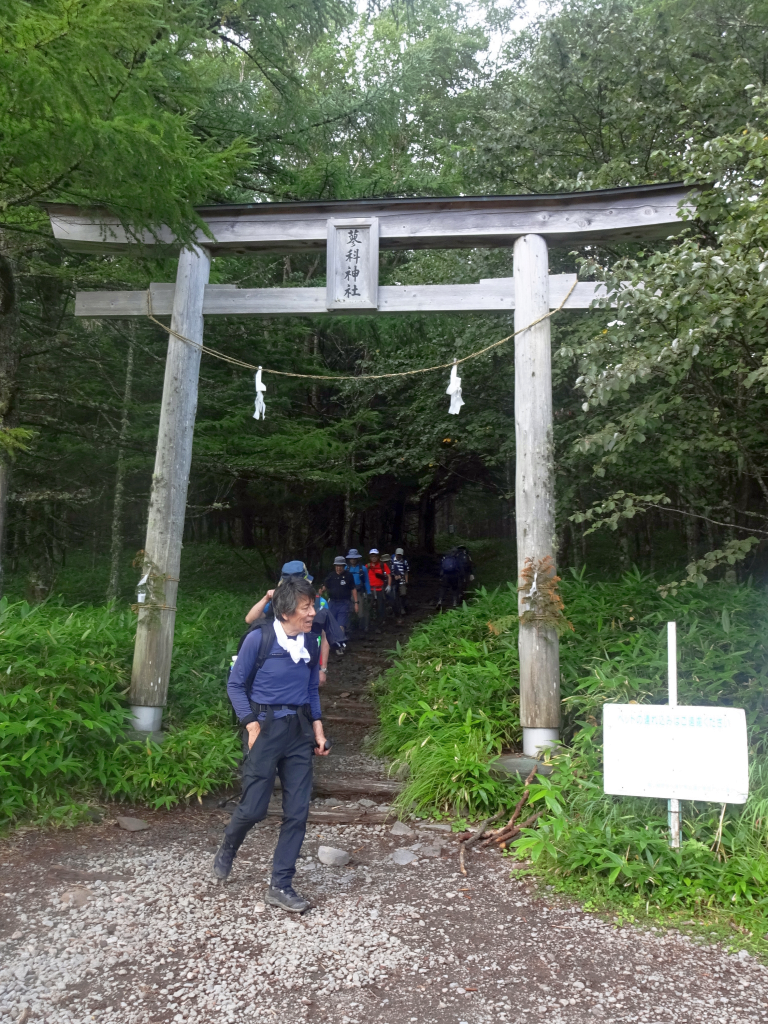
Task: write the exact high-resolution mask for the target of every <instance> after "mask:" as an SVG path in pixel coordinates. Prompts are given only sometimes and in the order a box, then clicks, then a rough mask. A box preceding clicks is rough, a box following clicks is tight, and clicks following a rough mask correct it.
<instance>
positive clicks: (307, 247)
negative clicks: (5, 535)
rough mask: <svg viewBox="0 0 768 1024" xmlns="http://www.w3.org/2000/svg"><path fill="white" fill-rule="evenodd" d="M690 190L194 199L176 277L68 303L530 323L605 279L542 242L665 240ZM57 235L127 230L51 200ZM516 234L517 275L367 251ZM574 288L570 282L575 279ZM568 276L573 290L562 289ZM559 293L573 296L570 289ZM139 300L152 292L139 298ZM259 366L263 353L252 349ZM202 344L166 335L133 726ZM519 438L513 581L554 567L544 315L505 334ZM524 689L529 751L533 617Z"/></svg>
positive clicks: (84, 248)
mask: <svg viewBox="0 0 768 1024" xmlns="http://www.w3.org/2000/svg"><path fill="white" fill-rule="evenodd" d="M690 192H691V190H690V189H689V188H688V187H687V186H683V185H666V184H665V185H643V186H638V187H631V188H623V189H607V190H604V191H600V192H574V193H567V194H557V195H551V196H537V195H526V196H460V197H455V198H430V199H357V200H351V201H337V202H327V201H326V202H323V201H316V202H305V203H254V204H249V205H245V206H216V207H203V208H201V209H199V210H198V214H199V216H200V217H201V219H202V220H203V221H204V222H205V224H206V226H207V228H208V232H209V234H206V233H205V232H203V231H200V234H199V238H198V245H199V247H198V246H194V247H192V248H189V249H184V250H182V252H181V256H180V257H179V269H178V274H177V278H176V284H175V286H174V285H168V284H162V285H154V284H153V285H151V286H150V289H149V295H148V293H147V292H141V291H139V292H84V293H82V292H81V293H79V294H78V296H77V299H76V303H75V314H76V315H78V316H88V317H98V316H115V317H125V316H146V315H147V313H148V312H149V306H150V304H151V308H152V312H153V314H154V315H155V316H164V315H168V314H169V313H170V314H171V328H172V330H173V331H175V332H177V333H178V334H181V335H184V336H185V337H186V338H189V339H190V340H191V341H192V342H194V343H197V344H199V343H201V342H202V340H203V316H211V315H229V316H231V315H246V316H275V315H307V314H309V315H313V316H315V315H328V314H331V315H333V314H342V315H344V314H347V315H348V314H350V313H365V314H381V313H409V312H465V313H471V312H499V313H507V312H510V311H511V310H514V311H515V328H516V329H520V328H524V327H526V326H527V325H528V324H533V322H534V321H535V320H538V319H539V318H540V317H541V316H543V315H544V314H545V313H546V312H547V311H548V310H549V309H554V308H558V307H559V305H560V303H561V302H562V300H563V298H564V297H565V296H566V295H567V296H568V299H567V302H566V304H565V307H564V308H566V309H583V308H586V307H588V306H589V305H591V303H592V302H593V301H594V300H595V299H596V298H599V297H601V296H604V295H605V289H604V286H602V285H600V284H594V283H591V282H583V283H579V284H576V279H575V275H569V274H560V275H552V276H550V275H549V272H548V267H547V246H548V244H549V243H552V242H556V243H563V244H567V245H569V246H572V245H573V244H574V243H576V244H578V243H579V242H587V241H602V240H619V241H622V240H623V241H627V240H640V239H649V238H665V237H667V236H668V235H669V234H670V233H671V232H673V231H676V230H679V229H680V228H681V227H682V226H683V219H682V217H681V212H685V209H686V208H685V203H686V201H687V200H688V197H689V195H690ZM48 210H49V214H50V217H51V225H52V227H53V232H54V235H55V237H56V238H57V239H58V240H59V241H60V242H61V244H62V245H65V246H67V247H68V248H70V249H73V250H75V251H79V252H101V253H108V252H131V251H135V249H136V236H135V235H134V234H132V233H130V232H129V231H126V229H125V228H124V227H123V226H122V225H121V224H120V223H119V222H118V221H117V220H116V219H115V218H114V217H112V216H110V215H109V214H107V213H106V212H104V211H98V210H95V211H94V210H81V209H79V208H77V207H72V206H63V205H55V204H51V205H49V207H48ZM139 241H140V242H141V243H142V244H143V245H144V246H155V247H157V248H158V249H159V250H162V251H164V252H169V251H170V252H173V251H175V252H178V251H179V244H178V242H177V240H176V239H175V238H174V236H173V234H172V232H170V231H169V230H168V229H167V228H165V227H162V226H161V227H159V228H158V229H157V230H156V231H154V232H145V233H144V234H143V235H142V236H141V238H140V239H139ZM500 246H514V279H509V278H499V279H496V280H491V281H480V282H479V283H478V284H469V285H415V286H414V285H388V286H379V283H378V265H379V264H378V257H379V249H380V248H382V249H400V250H412V249H444V248H461V249H467V248H476V247H500ZM323 249H326V252H327V259H328V264H327V266H328V274H327V285H326V287H325V288H250V289H240V288H236V287H233V286H232V285H208V284H207V281H208V271H209V267H210V260H211V257H212V256H213V257H215V256H220V255H229V256H232V255H245V254H248V253H256V252H271V253H293V252H318V251H322V250H323ZM574 285H575V287H574ZM571 289H572V290H571ZM569 292H570V294H569ZM148 299H149V301H148ZM254 361H255V362H256V361H261V362H264V363H266V361H267V360H266V358H265V354H264V353H260V356H259V360H256V358H255V357H254ZM199 365H200V350H199V349H197V348H195V347H194V345H190V344H189V343H188V342H185V341H182V340H180V339H178V338H175V337H173V335H171V337H170V340H169V343H168V358H167V363H166V373H165V384H164V387H163V402H162V409H161V414H160V426H159V431H158V444H157V458H156V462H155V472H154V475H153V478H152V494H151V498H150V512H149V522H148V526H147V539H146V545H145V550H146V563H145V575H146V581H145V586H146V598H147V600H145V602H144V603H143V604H141V606H140V611H139V625H138V631H137V635H136V647H135V651H134V661H133V675H132V680H131V694H130V701H131V705H132V708H133V712H134V723H135V725H136V727H137V728H139V729H140V730H142V731H153V730H156V729H158V728H159V726H160V723H161V720H162V709H163V707H164V706H165V702H166V697H167V692H168V679H169V675H170V666H171V654H172V649H173V627H174V621H175V611H176V593H177V589H178V583H179V579H178V577H179V558H180V553H181V540H182V532H183V527H184V509H185V505H186V496H187V485H188V480H189V468H190V463H191V457H192V435H193V430H194V419H195V410H196V407H197V380H198V371H199ZM515 442H516V458H517V469H516V483H515V488H516V497H515V500H516V516H517V546H518V552H517V557H518V579H520V576H521V573H522V569H523V567H524V566H525V563H526V559H528V558H530V559H531V560H532V561H534V562H537V563H539V562H541V561H542V560H546V559H550V560H551V562H550V564H551V566H552V571H554V555H555V551H556V544H555V494H554V454H553V442H552V370H551V355H550V324H549V320H545V321H542V322H541V323H538V324H536V325H535V326H533V327H531V329H530V330H527V331H524V332H523V333H522V334H520V335H518V337H517V338H516V340H515ZM519 653H520V697H521V719H522V725H523V744H524V748H525V753H527V754H535V753H537V752H538V751H540V750H541V749H542V748H545V747H547V746H551V745H552V744H554V743H556V742H557V739H558V730H559V722H560V669H559V652H558V639H557V634H556V632H555V630H554V628H553V627H552V626H550V625H547V624H546V623H543V622H532V623H527V622H526V623H523V622H521V625H520V632H519Z"/></svg>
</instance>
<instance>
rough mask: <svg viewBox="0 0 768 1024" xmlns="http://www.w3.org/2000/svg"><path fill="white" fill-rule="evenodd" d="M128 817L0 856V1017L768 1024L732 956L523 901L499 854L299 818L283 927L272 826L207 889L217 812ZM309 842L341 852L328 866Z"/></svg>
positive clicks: (384, 828)
mask: <svg viewBox="0 0 768 1024" xmlns="http://www.w3.org/2000/svg"><path fill="white" fill-rule="evenodd" d="M142 817H144V818H146V820H147V821H148V822H149V824H150V827H149V829H148V830H146V831H142V832H134V833H129V832H125V831H122V830H121V829H119V828H118V827H116V825H115V824H114V822H109V821H106V822H104V823H103V824H101V825H92V826H84V827H81V828H79V829H77V830H75V832H73V833H69V834H67V835H52V834H50V833H49V834H40V833H35V832H28V833H26V834H23V835H17V836H16V837H15V838H14V839H13V840H11V841H10V842H9V843H7V844H6V845H5V846H4V848H3V854H2V855H3V863H2V869H3V870H2V880H3V885H2V889H3V891H4V895H0V900H2V902H1V903H0V908H2V910H1V911H0V1022H2V1024H11V1022H21V1024H25V1022H26V1021H45V1022H46V1024H64V1022H68V1024H69V1022H72V1024H74V1022H77V1024H80V1022H86V1021H88V1022H90V1021H98V1022H102V1024H112V1022H115V1024H117V1022H120V1024H134V1022H135V1024H147V1022H160V1021H174V1022H190V1024H192V1022H197V1024H222V1022H230V1021H232V1022H234V1021H238V1022H239V1021H252V1020H254V1021H280V1022H286V1024H289V1022H296V1021H305V1020H307V1021H308V1020H317V1019H319V1020H322V1021H328V1022H332V1024H372V1022H381V1024H403V1022H408V1024H414V1022H418V1024H438V1022H440V1024H461V1022H465V1024H486V1022H487V1024H491V1022H505V1024H506V1022H508V1024H522V1022H523V1021H525V1022H528V1021H530V1020H532V1019H533V1020H537V1019H546V1020H547V1021H548V1022H552V1024H581V1022H594V1021H596V1020H600V1021H604V1022H606V1024H608V1022H619V1021H621V1022H625V1021H626V1022H630V1021H632V1022H634V1021H638V1022H639V1021H642V1022H646V1024H656V1022H659V1024H660V1022H670V1024H671V1022H675V1024H694V1022H695V1024H714V1022H718V1024H756V1022H758V1021H768V1004H767V1002H766V994H767V993H768V975H767V974H766V969H765V968H764V967H763V966H762V965H760V964H759V963H757V962H756V961H755V960H753V959H751V958H750V957H749V956H747V955H746V954H743V953H742V954H741V955H740V956H732V955H728V954H726V953H725V952H724V951H723V950H722V949H721V948H718V947H716V946H712V947H702V946H699V945H696V944H694V943H692V942H690V941H689V940H688V939H686V938H685V937H683V936H680V935H678V934H668V935H662V934H654V933H651V932H643V931H635V930H632V929H629V928H622V929H616V928H615V927H613V926H612V925H610V924H606V923H605V922H603V921H601V920H599V919H597V918H595V917H594V916H593V915H590V914H587V913H584V912H582V911H581V910H580V909H579V908H578V907H576V906H571V905H567V904H566V903H564V902H562V901H560V900H555V899H544V898H541V897H539V898H537V897H535V896H534V895H533V893H532V891H531V889H530V883H529V882H527V881H526V880H525V879H521V878H515V877H514V872H512V873H511V872H510V867H511V862H510V861H509V860H504V859H502V858H501V857H500V856H499V855H498V853H474V854H470V855H468V858H467V859H468V869H469V876H468V877H467V878H466V879H465V878H463V877H462V876H461V875H460V874H459V873H458V858H457V855H456V852H455V846H454V845H453V844H452V843H451V841H450V840H449V839H448V838H447V837H446V836H445V835H444V834H443V833H441V832H440V831H439V830H435V829H428V828H425V827H423V824H420V823H413V828H414V830H415V831H414V834H413V835H411V836H408V835H405V836H403V835H393V834H392V832H391V827H392V826H391V825H336V826H327V825H320V826H312V827H311V829H310V831H309V833H308V836H307V840H306V843H305V846H304V856H303V859H302V861H301V868H300V872H299V874H298V876H297V880H296V887H297V889H298V890H299V891H300V892H302V893H305V894H306V895H307V896H309V897H310V898H311V899H312V901H313V904H314V906H313V908H312V909H311V910H310V911H309V912H308V913H307V914H305V915H303V916H302V917H300V918H294V917H289V916H288V915H286V914H284V913H283V912H282V911H279V910H276V909H273V908H267V907H265V906H264V904H263V903H262V902H261V896H262V894H263V890H264V882H265V879H266V878H267V875H268V870H269V858H270V854H271V849H272V846H273V843H274V839H275V835H276V830H277V823H273V822H270V821H268V822H267V823H266V824H265V825H263V826H261V827H260V828H258V829H256V830H254V831H253V832H252V833H251V835H250V836H249V838H248V840H247V841H246V844H245V846H244V847H243V850H242V854H241V856H240V857H239V858H238V860H237V862H236V868H235V871H234V873H233V875H232V878H231V880H230V881H229V882H228V883H227V885H225V886H222V885H217V884H216V883H215V882H214V880H213V878H212V876H211V873H210V866H211V859H212V855H213V852H214V850H215V848H216V845H217V844H218V841H219V838H220V835H221V828H222V826H223V823H224V820H225V815H224V813H223V812H222V811H220V810H215V809H214V810H207V811H206V810H204V809H200V810H197V811H193V810H179V811H174V812H169V813H166V814H161V813H158V814H151V813H150V814H148V813H147V812H143V814H142ZM318 845H326V846H332V847H337V848H341V849H344V850H347V851H348V852H349V853H350V854H351V855H352V859H351V861H350V863H349V864H348V865H347V866H345V867H325V866H323V865H321V864H320V863H319V862H318V860H317V857H316V853H317V848H318ZM441 846H442V848H443V851H442V853H441V850H440V847H441ZM398 850H407V851H409V853H410V855H414V854H415V859H414V860H413V861H412V863H411V864H408V865H405V866H398V865H397V864H396V863H395V862H394V861H393V859H392V855H393V853H395V852H396V851H398ZM407 856H408V854H402V853H401V854H400V855H399V859H407Z"/></svg>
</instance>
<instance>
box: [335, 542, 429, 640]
mask: <svg viewBox="0 0 768 1024" xmlns="http://www.w3.org/2000/svg"><path fill="white" fill-rule="evenodd" d="M368 557H369V561H368V562H367V563H365V565H364V564H363V556H362V555H361V554H360V552H359V551H358V550H357V548H351V549H350V550H349V551H348V552H347V554H346V556H345V555H337V557H336V558H335V559H334V560H333V571H332V572H331V573H330V574H329V575H328V576H327V577H326V579H325V581H324V583H323V587H322V590H323V591H324V592H325V593H327V594H328V601H329V605H330V608H331V612H332V613H333V615H334V616H335V617H336V621H337V622H338V623H339V624H340V625H341V626H342V627H343V628H344V629H345V631H350V630H351V631H357V632H358V633H367V632H368V630H369V628H370V623H371V619H373V620H374V622H375V623H376V625H377V626H379V625H380V624H381V622H383V620H384V619H385V617H386V614H387V609H388V608H390V609H391V611H392V614H393V615H394V617H395V619H397V621H398V623H402V621H403V616H404V615H407V614H408V578H409V575H410V571H411V569H410V566H409V564H408V560H407V559H406V557H405V552H404V551H403V549H402V548H396V550H395V554H394V557H391V556H390V555H387V554H384V555H382V554H381V552H380V551H379V549H378V548H371V550H370V551H369V552H368ZM352 612H354V616H353V615H352Z"/></svg>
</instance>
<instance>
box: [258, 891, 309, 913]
mask: <svg viewBox="0 0 768 1024" xmlns="http://www.w3.org/2000/svg"><path fill="white" fill-rule="evenodd" d="M264 900H265V902H266V903H269V904H271V906H273V907H280V908H281V909H282V910H287V911H289V912H290V913H291V914H303V913H304V911H305V910H309V906H310V904H309V900H305V899H304V897H303V896H297V894H296V893H295V892H294V891H293V889H292V888H291V887H290V885H289V886H287V887H286V888H285V889H276V888H275V887H274V886H273V885H270V887H269V888H268V889H267V892H266V895H265V896H264Z"/></svg>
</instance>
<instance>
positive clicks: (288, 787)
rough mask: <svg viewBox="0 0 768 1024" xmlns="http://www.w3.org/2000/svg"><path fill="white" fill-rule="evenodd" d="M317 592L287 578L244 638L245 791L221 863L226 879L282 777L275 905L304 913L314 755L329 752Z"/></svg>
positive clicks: (240, 690)
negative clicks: (268, 613) (267, 613)
mask: <svg viewBox="0 0 768 1024" xmlns="http://www.w3.org/2000/svg"><path fill="white" fill-rule="evenodd" d="M316 596H317V595H316V592H315V589H314V587H313V586H312V584H311V582H310V581H309V580H307V579H305V578H304V577H303V576H299V575H287V576H284V577H283V578H282V579H281V580H280V583H279V584H278V585H277V587H276V588H275V590H274V592H273V593H272V595H271V608H272V612H273V614H274V618H265V617H262V618H260V619H258V620H257V621H256V622H254V624H253V628H252V629H251V630H250V631H249V632H248V633H247V634H246V636H245V637H244V638H243V641H242V642H241V645H240V649H239V651H238V654H237V657H236V659H235V661H234V664H233V666H232V670H231V672H230V674H229V681H228V683H227V694H228V696H229V699H230V702H231V704H232V707H233V708H234V710H235V713H236V714H237V717H238V720H239V721H240V724H241V725H242V726H243V727H244V728H245V730H246V732H247V736H248V756H247V758H246V760H245V764H244V765H243V778H242V785H243V789H242V796H241V797H240V803H239V804H238V806H237V807H236V808H235V811H234V813H233V814H232V817H231V818H230V820H229V824H228V825H227V827H226V828H225V830H224V842H223V843H222V844H221V846H220V847H219V850H218V852H217V853H216V857H215V858H214V862H213V872H214V875H215V876H216V877H217V878H219V879H221V880H224V879H226V878H227V877H228V875H229V874H230V872H231V871H232V865H233V862H234V860H235V857H236V856H237V851H238V850H239V848H240V846H241V845H242V843H243V840H244V839H245V837H246V835H247V834H248V832H249V831H250V829H251V828H253V826H254V825H255V824H256V823H257V822H259V821H262V820H263V819H264V818H265V817H266V814H267V809H268V807H269V800H270V797H271V796H272V790H273V788H274V785H275V775H276V774H277V775H279V777H280V783H281V785H282V791H283V821H282V825H281V827H280V835H279V837H278V840H277V846H276V848H275V852H274V856H273V860H272V878H271V881H270V885H269V888H268V889H267V892H266V894H265V900H266V902H267V903H269V904H271V905H272V906H275V907H280V908H282V909H283V910H287V911H289V912H292V913H302V912H303V911H305V910H307V909H308V908H309V905H310V904H309V901H308V900H305V899H304V898H303V897H301V896H299V895H298V894H297V893H296V892H294V890H293V886H292V883H293V877H294V874H295V872H296V858H297V857H298V855H299V852H300V850H301V846H302V843H303V842H304V835H305V832H306V824H307V816H308V814H309V802H310V798H311V796H312V757H313V755H317V756H324V755H326V754H327V753H328V743H327V740H326V738H325V732H324V730H323V721H322V714H321V710H320V693H319V671H320V669H319V666H320V636H319V635H318V634H317V633H314V632H313V631H312V625H313V621H314V619H315V614H316V613H315V598H316Z"/></svg>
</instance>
